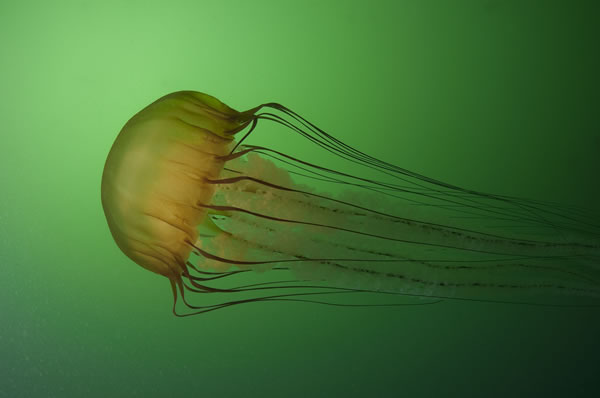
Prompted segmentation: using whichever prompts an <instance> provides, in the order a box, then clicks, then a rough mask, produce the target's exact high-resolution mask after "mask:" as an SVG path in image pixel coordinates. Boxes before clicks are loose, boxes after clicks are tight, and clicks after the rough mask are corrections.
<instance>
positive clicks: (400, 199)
mask: <svg viewBox="0 0 600 398" xmlns="http://www.w3.org/2000/svg"><path fill="white" fill-rule="evenodd" d="M265 109H268V111H265ZM259 120H268V121H271V122H275V123H277V124H279V125H281V126H284V127H286V128H287V129H288V130H290V131H292V132H294V133H297V134H299V135H300V136H301V137H303V139H307V140H309V141H310V142H312V143H314V144H315V148H316V149H319V150H322V151H323V153H324V154H329V155H331V154H333V155H334V156H337V157H339V158H341V159H344V160H346V161H348V162H350V163H351V164H352V165H354V166H357V167H359V168H360V167H362V168H363V169H365V170H367V171H374V172H375V173H378V174H377V175H378V176H379V177H381V178H380V179H377V178H373V177H371V176H370V175H369V174H368V173H367V174H364V175H363V174H353V173H351V172H350V171H348V170H335V169H332V168H328V167H327V165H322V164H318V163H315V162H309V161H307V160H306V159H305V158H304V157H303V156H291V155H288V154H286V153H283V152H281V151H278V150H276V149H272V148H269V147H266V146H255V145H241V144H242V143H243V142H244V140H245V138H246V137H248V136H249V134H250V133H251V132H252V131H253V130H254V128H255V127H256V125H257V122H258V121H259ZM244 131H245V133H243V134H244V135H243V136H242V137H241V138H239V137H238V140H237V141H236V137H237V135H238V134H240V135H241V134H242V132H244ZM292 176H293V177H292ZM300 180H302V182H300ZM314 181H317V182H319V183H321V184H325V185H326V186H331V187H332V189H331V192H320V191H317V190H316V189H315V188H314V187H311V186H310V184H311V182H314ZM339 187H343V188H348V189H350V191H344V192H343V193H338V194H335V193H333V191H335V190H336V189H337V188H339ZM348 192H351V193H348ZM101 197H102V205H103V209H104V213H105V216H106V220H107V223H108V226H109V229H110V232H111V234H112V236H113V238H114V240H115V242H116V243H117V245H118V247H119V248H120V249H121V251H122V252H123V253H124V254H125V255H126V256H127V257H129V258H130V259H131V260H133V261H134V262H135V263H137V264H138V265H140V266H142V267H143V268H145V269H147V270H150V271H152V272H155V273H157V274H160V275H162V276H165V277H167V278H168V279H169V280H170V282H171V286H172V291H173V296H174V304H173V312H174V313H175V314H176V315H179V314H178V313H177V312H176V309H175V307H176V303H177V297H178V292H179V294H180V295H181V297H182V299H183V301H184V303H185V304H186V305H187V307H189V308H191V309H195V310H199V311H197V312H194V313H192V314H195V313H203V312H207V311H212V310H215V309H219V308H224V307H227V306H230V305H234V304H242V303H247V302H257V301H262V302H264V301H310V302H319V303H323V304H330V305H342V306H343V305H347V306H357V305H365V306H368V305H371V304H357V303H355V302H353V303H341V302H339V301H338V302H331V301H325V300H321V297H324V296H328V297H330V296H338V297H341V296H345V295H349V294H352V295H355V294H375V295H378V296H385V297H386V298H388V297H397V296H403V297H411V296H412V297H426V298H433V299H462V300H478V301H500V302H511V303H531V304H542V305H545V304H549V305H562V304H564V303H566V305H571V304H576V305H580V304H582V303H583V304H584V305H597V304H599V302H600V301H599V300H598V298H599V296H600V293H599V292H600V289H599V282H598V281H599V278H598V270H599V258H600V257H599V253H600V250H599V245H598V243H597V242H598V240H597V237H598V233H599V232H600V227H599V226H598V224H597V223H594V222H592V221H590V220H591V219H590V217H589V215H588V214H587V213H584V212H582V211H581V210H579V209H572V208H566V207H560V206H558V205H553V204H548V203H541V202H535V201H527V200H524V199H518V198H509V197H504V196H498V195H489V194H483V193H479V192H474V191H470V190H466V189H462V188H460V187H456V186H453V185H451V184H447V183H443V182H440V181H436V180H434V179H431V178H428V177H425V176H422V175H419V174H417V173H413V172H410V171H408V170H405V169H402V168H400V167H398V166H395V165H393V164H390V163H387V162H384V161H381V160H379V159H376V158H374V157H371V156H369V155H367V154H365V153H363V152H361V151H360V150H358V149H356V148H353V147H351V146H349V145H347V144H345V143H343V142H342V141H340V140H338V139H336V138H335V137H333V136H331V135H329V134H327V133H326V132H325V131H323V130H321V129H319V128H318V127H317V126H315V125H314V124H312V123H310V122H308V121H307V120H306V119H304V118H302V117H301V116H300V115H298V114H297V113H295V112H293V111H291V110H290V109H288V108H286V107H284V106H282V105H279V104H275V103H267V104H263V105H260V106H257V107H255V108H252V109H250V110H248V111H245V112H238V111H236V110H234V109H232V108H230V107H229V106H227V105H225V104H224V103H222V102H221V101H219V100H218V99H216V98H214V97H212V96H210V95H207V94H203V93H199V92H193V91H181V92H175V93H172V94H169V95H166V96H164V97H162V98H160V99H158V100H157V101H155V102H153V103H152V104H150V105H148V106H147V107H146V108H144V109H142V110H141V111H140V112H138V113H137V114H136V115H134V116H133V117H132V118H131V119H130V120H129V121H128V122H127V123H126V124H125V126H124V127H123V129H122V130H121V132H120V133H119V135H118V136H117V138H116V140H115V142H114V144H113V146H112V148H111V150H110V152H109V154H108V158H107V160H106V164H105V167H104V173H103V176H102V186H101ZM457 215H458V216H461V217H462V218H457V217H456V216H457ZM474 220H475V221H474ZM482 220H483V222H482ZM502 223H504V224H507V223H508V224H510V225H509V226H508V227H507V226H506V225H504V226H502V225H500V224H502ZM484 224H493V225H492V226H491V227H490V226H489V225H484ZM515 228H516V229H515ZM519 228H520V229H519ZM565 236H577V238H573V239H571V238H565ZM580 236H585V238H579V237H580ZM193 256H197V263H196V264H194V261H192V260H191V258H192V257H193ZM249 270H254V271H267V270H285V271H288V272H291V273H292V275H293V277H294V280H292V281H289V280H285V281H281V280H279V279H276V280H268V281H266V282H263V283H256V284H252V285H249V286H238V287H226V288H218V287H214V286H212V287H211V286H209V283H210V282H213V281H216V280H223V279H225V278H230V277H235V275H237V274H239V273H242V272H247V271H249ZM185 291H191V292H194V293H200V294H203V293H222V294H230V295H240V294H247V295H248V296H247V297H241V298H237V297H236V298H234V299H233V300H229V301H223V302H220V303H217V304H210V305H208V304H207V305H191V304H189V303H188V301H187V300H186V298H185ZM201 297H202V295H201ZM435 302H438V300H429V301H425V302H419V303H411V304H418V305H421V304H429V303H435ZM404 304H406V303H396V302H393V303H386V304H373V305H404Z"/></svg>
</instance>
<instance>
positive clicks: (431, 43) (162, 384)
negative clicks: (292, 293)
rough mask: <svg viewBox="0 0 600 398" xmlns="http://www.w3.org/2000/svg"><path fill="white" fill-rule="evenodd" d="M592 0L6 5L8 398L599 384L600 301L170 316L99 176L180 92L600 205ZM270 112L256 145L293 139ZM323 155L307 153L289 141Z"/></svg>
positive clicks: (1, 335)
mask: <svg viewBox="0 0 600 398" xmlns="http://www.w3.org/2000/svg"><path fill="white" fill-rule="evenodd" d="M599 16H600V6H599V5H598V4H597V3H596V2H592V1H575V2H562V1H499V0H479V1H477V0H471V1H451V2H450V1H441V0H440V1H433V0H429V1H428V0H426V1H416V0H414V1H404V0H401V1H371V2H361V1H327V2H323V1H302V2H291V1H253V2H248V1H241V0H240V1H181V0H176V1H170V2H163V1H127V2H123V1H103V2H98V1H90V2H86V1H44V2H43V1H20V2H18V1H3V2H2V3H1V4H0V53H1V54H2V55H1V57H0V83H1V84H0V87H1V88H2V96H1V99H0V101H1V104H0V105H1V106H0V121H1V123H2V126H1V129H0V134H1V140H0V192H1V195H0V397H82V396H85V397H162V396H208V395H210V396H217V397H221V396H223V397H227V396H239V395H244V396H250V397H254V396H260V397H306V396H310V397H331V396H344V397H363V396H381V397H396V396H406V397H429V396H487V397H504V396H529V397H531V396H554V395H563V396H579V395H588V396H594V395H597V394H598V389H599V387H598V382H597V380H598V371H597V369H600V360H599V356H600V344H599V343H598V336H600V309H598V308H555V307H534V306H527V305H506V304H492V303H477V302H459V301H451V300H450V301H444V302H441V303H438V304H435V305H423V306H405V307H396V308H336V307H328V306H321V305H312V304H303V303H273V302H270V303H251V304H247V305H239V306H234V307H231V308H226V309H223V310H219V311H215V312H212V313H209V314H204V315H200V316H196V317H189V318H185V319H179V318H176V317H174V316H173V315H172V313H171V305H172V296H171V291H170V288H169V286H168V284H167V283H166V280H164V278H161V277H159V276H157V275H155V274H152V273H149V272H146V271H144V270H142V269H141V268H140V267H138V266H136V265H135V264H134V263H133V262H132V261H131V260H129V259H128V258H126V257H125V256H124V255H123V254H122V253H121V252H120V251H119V249H118V248H117V246H116V245H115V244H114V242H113V240H112V237H111V235H110V233H109V230H108V227H107V225H106V221H105V218H104V215H103V212H102V206H101V202H100V179H101V175H102V169H103V166H104V162H105V160H106V156H107V154H108V151H109V149H110V147H111V145H112V143H113V141H114V139H115V137H116V135H117V134H118V132H119V130H120V129H121V127H122V126H123V124H124V123H125V122H126V121H127V120H128V119H129V118H130V117H131V116H132V115H133V114H134V113H136V112H137V111H139V110H140V109H141V108H142V107H144V106H146V105H147V104H148V103H150V102H152V101H154V100H155V99H157V98H159V97H160V96H162V95H164V94H167V93H170V92H173V91H177V90H197V91H202V92H205V93H209V94H211V95H214V96H216V97H217V98H219V99H220V100H222V101H223V102H225V103H227V104H228V105H230V106H232V107H234V108H236V109H238V110H245V109H249V108H252V107H254V106H256V105H259V104H261V103H264V102H269V101H276V102H279V103H281V104H284V105H286V106H288V107H290V108H292V109H294V110H295V111H297V112H298V113H300V114H302V115H303V116H304V117H306V118H307V119H309V120H310V121H312V122H314V123H315V124H317V125H319V126H320V127H323V128H324V129H326V130H327V131H328V132H329V133H331V134H333V135H335V136H336V137H337V138H339V139H341V140H343V141H344V142H346V143H348V144H350V145H353V146H355V147H357V148H360V149H361V150H362V151H364V152H366V153H369V154H373V155H375V156H377V157H379V158H381V159H383V160H386V161H388V162H391V163H394V164H397V165H399V166H401V167H404V168H406V169H409V170H411V171H415V172H418V173H420V174H423V175H426V176H429V177H433V178H436V179H438V180H441V181H445V182H448V183H452V184H455V185H458V186H461V187H466V188H470V189H474V190H478V191H483V192H491V193H494V194H503V195H511V196H519V197H525V198H530V199H536V200H550V201H553V202H559V203H564V204H566V205H572V206H577V207H581V208H586V209H589V210H590V211H591V212H592V213H595V214H598V213H600V183H599V177H598V170H600V156H598V154H599V149H600V128H599V125H600V123H599V121H598V109H600V96H599V93H600V78H599V76H598V70H600V55H599V52H598V49H597V39H596V37H599V36H600V26H599V25H598V23H597V21H598V17H599ZM286 134H288V133H287V132H285V131H284V130H283V129H282V128H281V127H280V126H279V127H278V126H277V125H275V124H272V125H268V124H264V125H261V126H260V128H259V129H257V130H256V131H255V132H254V133H253V135H252V140H254V141H252V143H253V144H259V143H263V144H264V143H269V144H272V146H276V147H277V148H281V149H285V148H286V145H287V146H288V147H289V146H291V144H290V142H288V140H287V138H286ZM288 149H294V150H295V151H298V150H300V151H310V150H311V149H310V146H308V145H307V146H306V148H302V147H300V148H298V147H294V148H288Z"/></svg>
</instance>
